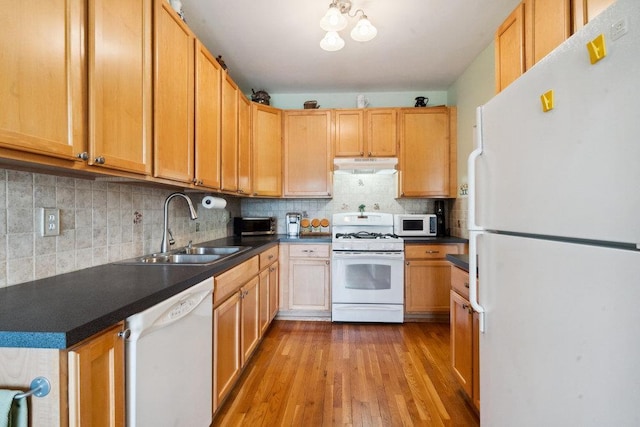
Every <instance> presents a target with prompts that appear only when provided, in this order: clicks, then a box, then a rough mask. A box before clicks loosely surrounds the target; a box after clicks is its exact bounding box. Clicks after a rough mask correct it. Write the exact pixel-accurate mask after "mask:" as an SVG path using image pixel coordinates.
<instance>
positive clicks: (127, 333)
mask: <svg viewBox="0 0 640 427" xmlns="http://www.w3.org/2000/svg"><path fill="white" fill-rule="evenodd" d="M130 336H131V329H129V328H127V329H125V330H124V331H120V332H118V338H122V339H124V340H126V339H129V337H130Z"/></svg>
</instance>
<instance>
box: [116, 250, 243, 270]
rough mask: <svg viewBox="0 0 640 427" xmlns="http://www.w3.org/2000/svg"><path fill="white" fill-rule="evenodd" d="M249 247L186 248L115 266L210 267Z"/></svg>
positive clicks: (122, 262) (139, 258) (129, 260)
mask: <svg viewBox="0 0 640 427" xmlns="http://www.w3.org/2000/svg"><path fill="white" fill-rule="evenodd" d="M249 249H251V246H187V247H184V248H180V249H176V250H175V251H171V252H163V253H157V254H151V255H144V256H141V257H137V258H132V259H128V260H124V261H119V262H117V263H116V264H129V265H194V266H200V265H211V264H214V263H216V262H220V261H223V260H225V259H228V258H229V257H232V256H235V255H239V254H241V253H243V252H246V251H248V250H249Z"/></svg>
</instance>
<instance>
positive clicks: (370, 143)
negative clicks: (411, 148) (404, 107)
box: [365, 108, 398, 157]
mask: <svg viewBox="0 0 640 427" xmlns="http://www.w3.org/2000/svg"><path fill="white" fill-rule="evenodd" d="M396 122H397V109H395V108H384V109H382V108H381V109H371V110H366V112H365V141H366V144H365V157H394V156H396V154H397V150H396V146H397V143H398V141H397V131H396V128H397V123H396Z"/></svg>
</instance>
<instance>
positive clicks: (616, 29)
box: [611, 18, 628, 40]
mask: <svg viewBox="0 0 640 427" xmlns="http://www.w3.org/2000/svg"><path fill="white" fill-rule="evenodd" d="M627 27H628V26H627V18H622V19H620V20H619V21H618V22H616V23H615V24H613V25H612V26H611V40H617V39H619V38H620V37H622V36H624V35H625V34H627Z"/></svg>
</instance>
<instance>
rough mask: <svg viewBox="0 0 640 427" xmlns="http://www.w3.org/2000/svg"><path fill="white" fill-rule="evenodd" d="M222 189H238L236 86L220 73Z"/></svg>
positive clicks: (224, 74)
mask: <svg viewBox="0 0 640 427" xmlns="http://www.w3.org/2000/svg"><path fill="white" fill-rule="evenodd" d="M222 189H223V190H224V191H231V192H236V191H238V86H237V85H236V83H235V82H234V81H233V80H232V79H231V77H230V76H229V74H227V73H226V72H225V73H222Z"/></svg>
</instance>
